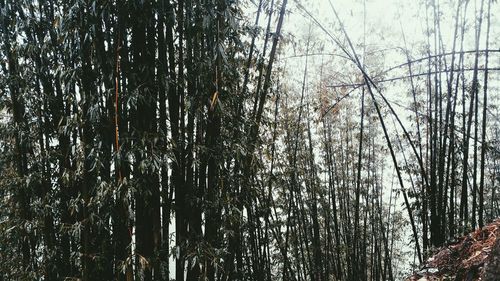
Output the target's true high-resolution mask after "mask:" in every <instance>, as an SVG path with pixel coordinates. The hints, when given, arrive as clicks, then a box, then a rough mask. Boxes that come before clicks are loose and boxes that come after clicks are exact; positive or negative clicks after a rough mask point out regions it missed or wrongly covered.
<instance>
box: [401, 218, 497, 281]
mask: <svg viewBox="0 0 500 281" xmlns="http://www.w3.org/2000/svg"><path fill="white" fill-rule="evenodd" d="M425 280H429V281H430V280H457V281H461V280H482V281H500V219H497V220H495V221H494V222H492V223H490V224H488V225H486V226H484V227H483V228H480V229H477V230H476V231H474V232H472V233H469V234H468V235H466V236H463V237H461V238H460V239H458V242H454V243H452V244H450V245H447V246H444V247H442V248H440V249H438V251H437V253H436V254H434V255H433V256H431V257H430V258H429V259H428V260H427V261H426V262H425V265H424V266H423V267H422V268H421V269H420V270H419V271H417V272H415V273H414V274H413V275H412V276H411V277H409V278H408V279H407V281H425Z"/></svg>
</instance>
